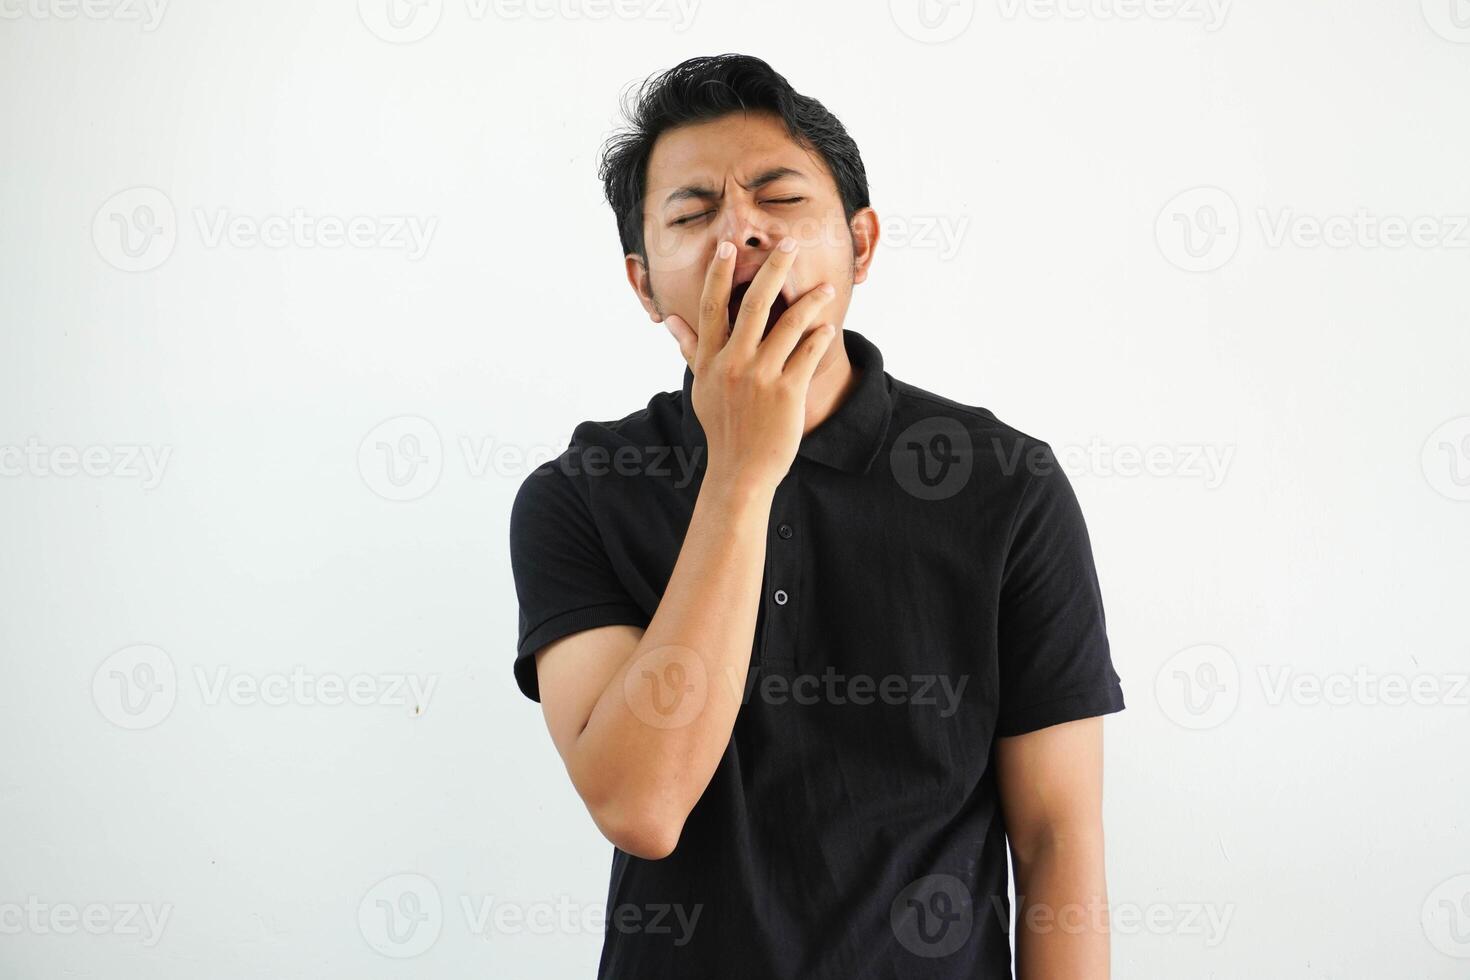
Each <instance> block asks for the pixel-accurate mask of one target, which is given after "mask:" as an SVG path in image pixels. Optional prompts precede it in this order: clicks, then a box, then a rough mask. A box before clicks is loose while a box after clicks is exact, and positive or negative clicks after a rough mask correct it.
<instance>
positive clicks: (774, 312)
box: [730, 280, 791, 340]
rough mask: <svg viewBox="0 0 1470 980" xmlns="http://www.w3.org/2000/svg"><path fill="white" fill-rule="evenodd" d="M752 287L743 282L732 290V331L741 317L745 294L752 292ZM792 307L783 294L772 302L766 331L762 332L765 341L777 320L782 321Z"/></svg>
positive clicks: (779, 294)
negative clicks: (737, 319) (783, 315)
mask: <svg viewBox="0 0 1470 980" xmlns="http://www.w3.org/2000/svg"><path fill="white" fill-rule="evenodd" d="M752 281H753V280H752ZM750 285H751V283H750V282H742V283H740V284H739V285H737V286H734V287H732V288H731V290H730V329H731V330H734V329H735V319H736V317H738V316H739V315H740V304H741V302H743V301H744V299H745V294H746V293H747V292H749V291H750ZM790 305H791V304H789V303H788V302H787V301H786V297H785V296H783V295H782V294H781V293H777V294H776V298H775V299H773V300H772V301H771V312H770V313H769V314H767V316H766V326H765V329H763V330H762V331H761V339H762V340H764V339H765V337H766V334H768V333H770V332H771V328H772V327H774V326H775V325H776V321H777V320H779V319H781V315H782V314H783V313H785V312H786V311H787V310H788V309H789V308H790Z"/></svg>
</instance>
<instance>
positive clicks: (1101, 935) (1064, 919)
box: [1014, 828, 1109, 980]
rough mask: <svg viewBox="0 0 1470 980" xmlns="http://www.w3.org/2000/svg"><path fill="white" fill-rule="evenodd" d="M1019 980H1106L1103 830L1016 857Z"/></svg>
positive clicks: (1060, 839) (1057, 839)
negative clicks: (1057, 979) (1055, 979)
mask: <svg viewBox="0 0 1470 980" xmlns="http://www.w3.org/2000/svg"><path fill="white" fill-rule="evenodd" d="M1014 859H1015V867H1016V872H1015V875H1016V977H1017V980H1051V978H1054V977H1066V978H1068V980H1107V977H1108V976H1109V973H1108V970H1109V935H1108V907H1107V905H1108V896H1107V876H1106V872H1105V868H1104V860H1103V838H1102V832H1101V829H1100V828H1099V829H1097V830H1096V831H1088V832H1086V833H1078V834H1073V835H1070V836H1054V837H1051V838H1050V839H1048V840H1046V841H1044V842H1042V843H1039V844H1037V845H1036V846H1035V847H1034V848H1033V849H1032V850H1031V851H1030V853H1027V854H1015V855H1014Z"/></svg>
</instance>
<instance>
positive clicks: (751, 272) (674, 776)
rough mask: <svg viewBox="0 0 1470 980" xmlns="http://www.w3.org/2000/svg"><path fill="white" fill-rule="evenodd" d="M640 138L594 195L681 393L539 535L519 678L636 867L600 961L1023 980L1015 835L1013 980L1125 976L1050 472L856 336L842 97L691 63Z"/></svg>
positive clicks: (1088, 678) (518, 523)
mask: <svg viewBox="0 0 1470 980" xmlns="http://www.w3.org/2000/svg"><path fill="white" fill-rule="evenodd" d="M630 123H631V126H630V128H629V130H628V131H627V132H626V133H624V134H621V135H619V136H617V137H615V138H614V139H613V140H612V141H611V142H610V143H609V145H608V147H607V149H606V151H605V154H604V157H603V161H602V178H603V181H604V185H605V190H606V193H607V197H608V201H609V203H610V204H611V205H612V208H613V211H614V213H615V215H616V217H617V219H618V229H619V234H620V237H621V247H622V252H623V254H624V256H625V265H626V270H627V275H628V280H629V282H630V283H631V285H632V286H633V289H634V291H635V292H636V294H637V296H638V299H639V301H640V302H641V303H642V305H643V307H644V309H645V310H647V312H648V314H649V316H650V317H651V318H652V319H653V320H654V321H655V322H662V323H663V324H665V326H666V327H667V328H668V329H669V331H670V333H671V334H672V335H673V337H674V338H675V340H676V341H677V342H678V346H679V350H680V352H681V353H682V355H683V357H684V359H685V362H686V369H685V372H684V384H683V389H682V391H679V392H674V391H665V392H660V393H657V394H655V395H654V396H653V397H652V398H651V399H650V400H649V402H648V403H647V405H646V407H644V408H642V409H640V410H638V411H637V412H634V413H632V414H630V415H627V416H626V417H624V418H622V419H620V420H618V421H611V422H583V423H582V424H581V425H579V426H577V427H576V429H575V431H574V432H573V435H572V439H571V442H570V444H569V445H568V447H567V449H566V451H565V452H563V453H562V454H561V455H560V456H559V457H558V458H557V459H556V460H553V461H550V462H548V463H546V464H545V465H543V466H542V467H540V468H538V469H537V471H536V472H534V473H533V474H532V475H531V476H529V477H527V478H526V480H525V481H524V482H523V484H522V486H521V488H520V490H519V493H518V494H517V496H516V500H515V504H514V507H513V510H512V515H511V526H510V545H511V558H512V566H513V570H514V574H515V582H516V590H517V594H518V597H519V601H520V638H519V645H518V649H517V656H516V660H515V677H516V680H517V682H518V683H519V685H520V688H521V690H522V691H523V692H524V693H525V694H526V696H528V697H530V698H532V699H534V700H539V701H540V702H541V704H542V708H543V711H544V714H545V718H546V723H547V726H548V728H549V729H550V733H551V737H552V739H553V741H554V742H555V744H556V747H557V750H558V752H559V753H560V755H561V757H562V759H563V761H564V762H565V764H566V769H567V773H568V775H569V776H570V778H571V780H572V783H573V785H574V786H575V787H576V789H577V792H578V794H579V795H580V796H581V797H582V799H583V801H584V802H585V803H586V806H587V809H588V812H589V813H590V814H591V816H592V819H593V821H594V822H595V823H596V825H597V827H598V828H599V829H600V830H601V831H602V833H603V834H604V835H605V836H606V837H607V839H608V840H609V841H611V842H612V843H613V844H614V845H615V850H614V852H613V866H612V880H611V884H610V888H609V893H608V907H607V925H606V930H605V942H604V946H603V953H602V959H601V964H600V968H599V977H602V978H613V977H617V978H637V980H655V978H664V977H668V978H674V977H678V978H686V977H689V978H718V977H732V978H742V980H744V978H762V980H763V978H785V977H792V978H803V980H817V978H827V977H831V978H842V980H851V978H858V977H875V978H878V977H883V978H888V977H892V978H899V977H902V978H906V980H914V978H925V977H934V978H940V977H943V978H955V980H958V978H961V977H964V978H976V977H996V978H999V977H1009V976H1010V975H1011V974H1010V966H1011V955H1010V948H1009V942H1008V930H1009V928H1010V920H1011V909H1010V906H1009V902H1008V900H1007V897H1006V874H1007V856H1006V847H1007V843H1009V848H1010V855H1011V858H1012V860H1013V861H1014V865H1015V889H1016V895H1017V908H1016V910H1015V913H1016V926H1017V927H1016V931H1015V938H1016V949H1017V955H1016V961H1017V967H1018V975H1019V976H1020V977H1022V978H1048V980H1051V978H1102V977H1107V976H1108V953H1109V949H1108V932H1107V915H1106V901H1107V891H1106V882H1105V875H1104V860H1103V828H1102V817H1101V798H1102V719H1101V717H1100V716H1101V715H1104V714H1107V713H1110V712H1114V711H1119V710H1121V709H1122V708H1123V707H1124V703H1123V695H1122V690H1121V687H1120V683H1119V677H1118V675H1117V674H1116V673H1115V671H1114V669H1113V665H1112V662H1111V659H1110V653H1109V647H1108V642H1107V638H1106V634H1105V632H1104V621H1103V609H1102V602H1101V597H1100V593H1099V588H1098V582H1097V577H1096V574H1095V571H1094V566H1093V559H1092V554H1091V546H1090V544H1089V540H1088V536H1087V531H1086V527H1085V525H1084V523H1083V519H1082V515H1081V512H1080V510H1079V509H1078V505H1077V500H1076V498H1075V496H1074V495H1073V492H1072V489H1071V487H1070V485H1069V483H1068V481H1067V478H1066V476H1065V474H1064V473H1063V472H1062V471H1061V469H1060V468H1059V466H1058V464H1057V461H1056V458H1055V456H1054V454H1053V453H1052V451H1051V449H1050V447H1049V446H1047V444H1046V443H1044V442H1041V441H1040V440H1037V439H1034V438H1032V437H1030V436H1027V435H1025V434H1023V433H1021V432H1019V431H1018V430H1016V429H1013V428H1011V427H1009V426H1007V425H1005V424H1003V423H1001V422H1000V421H998V420H997V419H996V417H995V416H994V415H993V414H991V413H990V412H989V411H987V410H985V409H983V408H977V407H972V406H968V405H963V404H960V403H958V402H955V401H951V400H950V399H947V398H943V397H941V396H939V395H935V394H932V393H930V392H927V391H923V390H921V389H919V388H917V387H915V386H913V385H910V384H907V383H906V382H903V381H900V380H897V379H896V378H894V377H893V376H892V375H890V374H889V373H887V372H886V371H885V370H884V368H883V360H882V357H881V354H880V352H879V350H878V348H877V347H876V346H875V345H874V344H873V343H872V342H871V341H869V340H868V339H867V338H865V337H863V336H862V335H860V334H858V333H856V332H855V331H851V330H846V331H844V330H841V329H840V328H841V326H842V323H843V320H844V318H845V314H846V311H847V309H848V306H849V304H850V303H851V301H852V297H853V287H854V286H855V285H856V284H858V283H861V282H863V281H865V280H866V278H867V275H868V270H869V268H870V266H871V265H872V261H873V258H874V255H875V249H876V246H877V243H878V235H879V225H878V217H877V215H876V214H875V213H874V211H873V209H872V208H871V207H870V206H869V202H868V190H867V178H866V175H865V171H864V169H863V165H862V160H861V157H860V156H859V154H858V151H857V147H856V145H855V144H854V143H853V141H852V140H851V138H850V137H849V136H848V134H847V132H846V131H845V130H844V128H843V127H842V125H841V124H840V123H839V122H838V121H837V119H836V118H834V117H833V116H832V115H831V114H830V113H829V112H827V111H826V109H824V108H823V107H822V106H821V104H820V103H818V102H816V101H815V100H813V99H811V98H808V97H806V96H802V95H799V94H798V93H796V92H794V91H793V90H792V88H791V87H790V85H789V84H788V83H787V81H786V79H784V78H783V77H782V76H780V75H779V74H777V73H776V72H774V71H773V70H772V69H771V68H770V66H768V65H767V64H766V63H765V62H763V61H760V60H759V59H756V58H751V57H747V56H736V55H725V56H720V57H712V58H695V59H691V60H689V61H686V62H684V63H683V64H680V65H679V66H677V67H675V68H673V69H672V70H670V71H668V72H666V73H664V74H663V75H661V76H657V77H655V78H654V79H651V80H650V83H648V84H646V85H645V87H644V89H643V90H642V91H641V93H640V97H639V99H638V102H637V105H636V107H635V108H634V110H633V111H632V113H631V115H630ZM895 328H901V329H905V330H919V329H923V326H922V325H921V324H917V323H905V324H902V325H901V327H898V325H895ZM573 367H575V365H574V366H573Z"/></svg>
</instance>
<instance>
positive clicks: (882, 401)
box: [680, 328, 893, 473]
mask: <svg viewBox="0 0 1470 980" xmlns="http://www.w3.org/2000/svg"><path fill="white" fill-rule="evenodd" d="M842 340H843V343H844V344H845V345H846V347H847V359H848V361H849V362H850V363H851V364H852V367H853V370H861V371H862V376H861V377H860V378H859V379H858V382H857V384H856V386H854V387H853V389H852V391H850V392H848V394H847V397H846V398H845V399H843V401H842V403H841V404H839V405H838V406H837V409H836V411H834V412H833V413H832V414H831V415H830V416H828V417H827V418H825V419H823V420H822V422H821V424H819V425H818V426H817V427H816V428H815V429H813V430H812V431H810V432H808V433H806V435H804V436H802V439H801V444H800V445H799V446H798V447H797V450H796V454H797V455H798V456H801V457H805V458H806V459H809V460H812V461H813V462H817V463H823V464H825V465H827V466H831V467H834V468H836V469H839V470H842V471H844V472H847V473H866V472H867V471H868V469H869V468H870V467H871V466H872V465H873V460H874V459H875V458H876V457H877V455H878V450H879V449H880V448H881V447H882V445H883V437H884V436H885V435H886V434H887V433H888V423H889V420H890V419H891V418H892V413H893V398H892V395H891V394H890V392H889V390H888V377H887V375H886V374H885V372H884V370H883V354H882V352H881V351H879V350H878V348H877V347H876V346H875V345H874V344H873V342H872V341H870V340H868V338H866V337H864V336H863V335H862V334H860V333H858V332H857V331H855V330H848V329H845V328H844V329H843V331H842ZM693 389H694V370H693V369H692V368H690V367H689V365H687V364H686V365H685V366H684V394H683V399H684V400H683V403H682V404H683V411H684V414H683V418H682V420H681V425H680V430H681V434H682V436H683V439H684V445H685V447H686V448H688V449H689V450H690V452H691V453H693V452H696V451H697V452H700V453H703V452H704V451H705V450H706V449H707V448H708V443H707V442H706V440H705V436H704V427H703V426H702V425H700V424H699V416H698V415H696V414H695V412H694V408H693V404H694V403H693V401H692V400H691V394H692V392H693ZM695 458H698V457H695Z"/></svg>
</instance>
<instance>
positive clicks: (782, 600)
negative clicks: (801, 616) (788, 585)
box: [771, 589, 786, 606]
mask: <svg viewBox="0 0 1470 980" xmlns="http://www.w3.org/2000/svg"><path fill="white" fill-rule="evenodd" d="M771 598H773V599H775V600H776V605H778V606H784V605H786V590H785V589H777V590H776V594H775V595H774V596H772V597H771Z"/></svg>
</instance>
